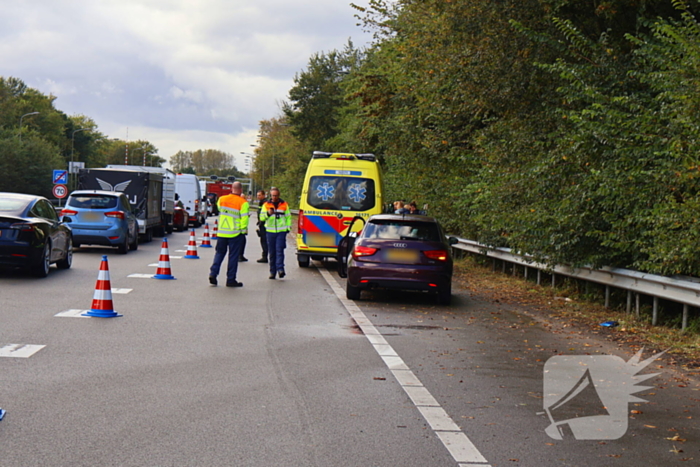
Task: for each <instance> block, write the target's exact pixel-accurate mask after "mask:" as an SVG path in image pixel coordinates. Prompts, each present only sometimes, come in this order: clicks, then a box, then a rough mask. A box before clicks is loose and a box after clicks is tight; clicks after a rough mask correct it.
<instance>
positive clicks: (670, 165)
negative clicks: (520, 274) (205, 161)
mask: <svg viewBox="0 0 700 467" xmlns="http://www.w3.org/2000/svg"><path fill="white" fill-rule="evenodd" d="M353 7H354V8H355V10H356V11H357V14H356V16H357V18H358V19H359V20H360V21H361V23H362V24H363V25H364V27H365V28H367V30H368V31H371V32H372V33H373V38H374V39H373V41H372V43H371V44H370V45H369V46H367V47H365V48H363V49H361V50H358V49H356V48H355V47H354V46H353V44H352V43H351V42H348V44H347V45H346V46H345V48H344V49H342V50H334V51H330V52H319V53H316V54H314V55H313V56H312V57H311V58H310V59H309V62H308V65H307V67H306V68H305V69H304V70H302V71H300V72H299V73H298V74H297V75H296V76H295V79H294V85H293V87H292V88H291V89H290V91H289V95H288V99H287V101H286V102H285V103H284V104H283V108H282V113H281V114H280V115H278V116H276V117H275V118H272V119H270V120H266V121H263V122H261V134H260V140H259V145H258V148H256V150H255V152H256V155H257V158H256V161H255V165H254V170H253V173H254V177H255V178H256V181H258V183H259V182H260V181H261V177H262V171H263V169H265V172H266V174H268V175H267V177H268V181H267V182H266V184H267V185H269V184H277V185H280V186H281V187H282V188H283V191H284V192H285V193H287V198H288V199H289V200H290V201H292V202H294V201H296V200H297V199H298V194H299V190H300V180H302V178H303V173H304V169H305V167H306V163H307V162H308V160H309V158H310V154H311V152H312V151H313V150H320V151H338V152H357V153H359V152H371V153H375V154H377V155H378V156H379V158H380V160H381V161H382V165H383V167H384V171H385V175H386V181H387V187H386V193H385V194H386V196H387V199H388V200H393V199H416V200H419V201H420V202H421V203H427V204H428V205H429V206H430V214H431V215H434V216H436V217H438V218H439V219H440V220H441V221H442V223H443V224H444V225H445V227H446V229H447V230H448V231H449V232H451V233H454V234H459V235H462V236H465V237H468V238H471V239H475V240H478V241H479V242H481V243H484V244H487V245H492V246H507V247H510V248H513V249H514V250H515V251H517V252H521V253H528V254H530V255H533V257H534V259H535V260H538V261H542V262H546V263H549V264H570V265H574V266H580V265H592V266H603V265H608V266H617V267H628V268H634V269H638V270H644V271H649V272H653V273H658V274H690V275H699V274H700V246H699V242H698V241H697V239H698V234H700V222H699V219H700V196H699V191H700V185H699V178H700V161H698V143H699V138H698V136H699V132H700V126H699V125H698V122H699V121H700V119H699V118H698V117H699V115H698V113H699V112H700V92H698V90H699V89H698V87H699V86H700V23H699V22H698V21H697V20H696V18H695V16H694V12H696V11H698V3H697V2H696V1H682V0H608V1H603V0H594V1H583V0H499V1H494V0H470V1H469V2H466V1H445V0H420V1H416V0H397V1H388V0H369V3H368V5H366V6H360V5H356V4H353ZM272 157H274V158H275V164H276V166H275V174H274V176H273V177H272V178H269V177H270V175H269V174H270V165H271V164H270V163H271V159H272Z"/></svg>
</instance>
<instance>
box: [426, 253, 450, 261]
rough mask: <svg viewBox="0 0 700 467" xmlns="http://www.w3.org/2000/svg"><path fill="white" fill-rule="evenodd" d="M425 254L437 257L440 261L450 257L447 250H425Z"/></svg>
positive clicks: (431, 257)
mask: <svg viewBox="0 0 700 467" xmlns="http://www.w3.org/2000/svg"><path fill="white" fill-rule="evenodd" d="M423 254H424V255H425V256H427V257H428V258H429V259H436V260H438V261H447V258H448V255H447V250H428V251H424V252H423Z"/></svg>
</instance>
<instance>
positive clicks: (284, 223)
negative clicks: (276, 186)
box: [260, 200, 292, 233]
mask: <svg viewBox="0 0 700 467" xmlns="http://www.w3.org/2000/svg"><path fill="white" fill-rule="evenodd" d="M270 209H272V210H273V211H274V213H273V214H272V215H271V216H270V215H269V214H268V211H269V210H270ZM260 216H261V217H260V219H261V220H262V221H263V222H264V223H265V230H267V231H268V232H270V233H277V232H287V231H289V230H291V229H292V213H291V212H290V211H289V205H288V204H287V202H286V201H284V200H280V202H279V204H278V205H277V208H275V205H274V204H272V202H270V201H268V202H266V203H265V204H264V205H263V207H262V209H261V210H260Z"/></svg>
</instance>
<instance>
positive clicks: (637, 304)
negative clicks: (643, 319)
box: [634, 293, 639, 319]
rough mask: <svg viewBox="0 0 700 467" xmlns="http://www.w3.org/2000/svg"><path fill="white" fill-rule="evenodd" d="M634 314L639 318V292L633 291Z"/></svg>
mask: <svg viewBox="0 0 700 467" xmlns="http://www.w3.org/2000/svg"><path fill="white" fill-rule="evenodd" d="M634 307H635V309H634V314H635V316H636V317H637V319H639V294H638V293H635V294H634Z"/></svg>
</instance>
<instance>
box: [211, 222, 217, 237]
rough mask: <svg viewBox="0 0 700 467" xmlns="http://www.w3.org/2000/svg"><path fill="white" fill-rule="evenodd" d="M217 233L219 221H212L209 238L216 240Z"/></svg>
mask: <svg viewBox="0 0 700 467" xmlns="http://www.w3.org/2000/svg"><path fill="white" fill-rule="evenodd" d="M217 233H219V219H214V230H213V231H212V233H211V238H217V236H216V234H217Z"/></svg>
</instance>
